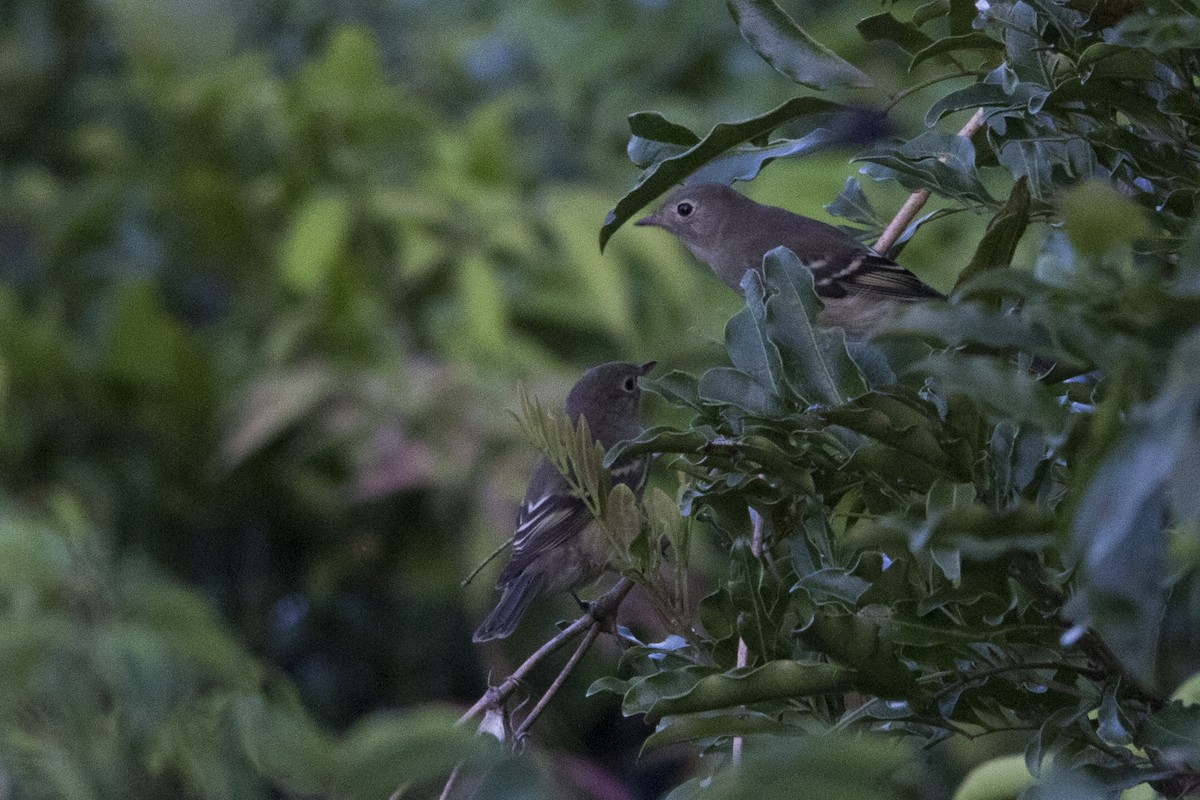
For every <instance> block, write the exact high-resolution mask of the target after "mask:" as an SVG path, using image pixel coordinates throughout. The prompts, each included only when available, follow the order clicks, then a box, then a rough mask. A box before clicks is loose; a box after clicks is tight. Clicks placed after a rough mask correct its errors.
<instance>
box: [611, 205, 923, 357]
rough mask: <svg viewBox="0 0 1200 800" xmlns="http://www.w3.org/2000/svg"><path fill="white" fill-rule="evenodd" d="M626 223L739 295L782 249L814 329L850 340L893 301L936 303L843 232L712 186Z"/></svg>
mask: <svg viewBox="0 0 1200 800" xmlns="http://www.w3.org/2000/svg"><path fill="white" fill-rule="evenodd" d="M634 224H635V225H652V226H654V227H657V228H662V229H663V230H666V231H668V232H670V233H672V234H674V235H675V237H676V238H677V239H679V240H680V241H681V242H683V243H684V244H685V245H687V247H688V249H689V250H691V251H692V255H694V256H696V258H698V259H700V260H701V261H703V262H704V263H706V264H708V266H709V267H711V268H712V271H713V272H715V273H716V274H717V277H718V278H720V279H721V280H722V281H724V282H725V284H726V285H727V286H729V287H730V288H731V289H733V290H734V291H736V292H739V293H740V292H741V288H740V285H741V281H742V276H743V275H745V274H746V271H747V270H750V269H761V268H762V259H763V256H764V255H765V254H766V253H767V252H768V251H769V250H771V249H773V248H775V247H779V246H783V247H786V248H788V249H789V250H791V251H792V252H793V253H795V254H796V256H797V257H798V258H799V259H800V260H801V261H802V262H803V263H804V265H805V266H807V267H808V268H809V269H810V270H812V273H813V284H814V285H815V287H816V291H817V296H818V297H820V298H821V301H822V302H823V303H824V304H825V310H824V312H822V314H821V317H820V318H819V321H820V322H821V324H823V325H829V326H840V327H842V328H844V329H845V330H846V332H847V333H850V334H853V335H863V334H867V333H870V332H871V331H872V330H873V329H874V328H875V326H876V325H877V324H878V323H879V322H880V321H881V320H882V319H883V318H884V317H886V316H887V315H888V314H889V312H890V311H891V310H892V308H894V307H895V305H896V303H897V302H911V301H914V300H924V299H927V298H933V297H943V295H942V293H941V292H939V291H937V290H936V289H933V288H931V287H929V286H927V285H926V284H925V283H923V282H922V281H921V279H920V278H918V277H917V276H916V275H914V274H912V273H911V272H909V271H908V270H906V269H905V268H904V267H902V266H900V265H899V264H897V263H896V262H894V261H892V260H891V259H890V258H887V257H886V256H884V255H881V254H879V253H877V252H876V251H875V250H873V249H871V248H870V247H867V246H866V245H864V244H863V243H862V242H860V241H858V240H857V239H855V238H854V237H853V236H851V235H849V234H848V233H845V232H844V231H842V230H839V229H838V228H835V227H834V226H832V225H827V224H825V223H824V222H820V221H818V220H815V219H809V218H808V217H802V216H800V215H799V214H793V213H792V212H791V211H787V210H785V209H782V208H776V207H775V206H765V205H762V204H761V203H756V202H754V201H753V200H751V199H750V198H749V197H746V196H745V195H743V194H739V193H738V192H736V191H734V190H733V189H731V188H730V187H728V186H725V185H724V184H720V183H701V184H696V185H694V186H680V187H677V188H676V189H674V190H673V191H672V192H671V193H670V194H669V195H668V196H667V199H666V201H665V202H664V203H663V204H662V205H661V206H659V208H658V210H657V211H655V212H654V213H653V214H651V215H650V216H648V217H644V218H643V219H640V220H638V221H637V222H636V223H634Z"/></svg>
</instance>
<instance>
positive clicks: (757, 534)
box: [730, 508, 763, 767]
mask: <svg viewBox="0 0 1200 800" xmlns="http://www.w3.org/2000/svg"><path fill="white" fill-rule="evenodd" d="M750 529H751V534H750V552H751V553H752V554H754V557H755V558H761V557H762V545H763V519H762V515H761V514H759V513H758V512H757V511H755V510H754V509H753V508H752V509H750ZM749 662H750V648H749V646H748V645H747V644H746V640H745V639H743V638H742V637H740V636H739V637H738V649H737V665H738V666H739V667H744V666H746V664H748V663H749ZM730 759H731V760H732V762H733V765H734V766H735V767H736V766H738V765H740V764H741V763H742V737H741V736H735V737H733V748H732V752H731V753H730Z"/></svg>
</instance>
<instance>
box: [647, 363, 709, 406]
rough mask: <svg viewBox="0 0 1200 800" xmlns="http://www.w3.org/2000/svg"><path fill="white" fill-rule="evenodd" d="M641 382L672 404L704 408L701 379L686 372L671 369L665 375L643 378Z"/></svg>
mask: <svg viewBox="0 0 1200 800" xmlns="http://www.w3.org/2000/svg"><path fill="white" fill-rule="evenodd" d="M639 384H640V385H641V387H642V388H643V389H645V390H646V391H648V392H653V393H654V394H656V395H658V396H659V397H661V398H662V399H664V400H666V401H667V402H668V403H671V404H672V405H677V406H686V407H688V408H691V409H693V410H695V411H700V410H701V409H702V407H701V404H700V393H699V381H697V380H696V378H694V377H692V376H691V375H689V374H687V373H686V372H680V371H679V370H677V369H675V370H671V371H670V372H668V373H666V374H665V375H660V376H657V377H654V378H642V379H641V380H640V381H639Z"/></svg>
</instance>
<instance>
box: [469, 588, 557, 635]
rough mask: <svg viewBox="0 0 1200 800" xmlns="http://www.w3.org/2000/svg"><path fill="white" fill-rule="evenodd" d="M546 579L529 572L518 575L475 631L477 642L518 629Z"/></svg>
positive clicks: (508, 633) (510, 633) (509, 633)
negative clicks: (526, 610)
mask: <svg viewBox="0 0 1200 800" xmlns="http://www.w3.org/2000/svg"><path fill="white" fill-rule="evenodd" d="M545 582H546V579H545V577H544V576H542V575H538V574H534V575H530V574H528V572H526V573H524V574H521V575H518V576H517V577H515V578H513V579H512V580H511V581H509V582H508V583H507V584H505V586H504V593H503V594H502V595H500V602H498V603H496V607H495V608H493V609H492V613H490V614H488V615H487V619H485V620H484V621H483V622H482V623H481V624H480V626H479V629H478V630H477V631H475V635H474V636H473V637H471V638H472V640H473V641H476V642H487V641H491V640H492V639H504V638H507V637H508V636H510V635H512V632H513V631H514V630H516V629H517V623H519V622H520V621H521V617H523V616H524V615H525V609H527V608H529V604H530V603H532V602H533V599H534V598H535V597H537V596H538V595H539V594H541V592H542V586H543V585H544V584H545Z"/></svg>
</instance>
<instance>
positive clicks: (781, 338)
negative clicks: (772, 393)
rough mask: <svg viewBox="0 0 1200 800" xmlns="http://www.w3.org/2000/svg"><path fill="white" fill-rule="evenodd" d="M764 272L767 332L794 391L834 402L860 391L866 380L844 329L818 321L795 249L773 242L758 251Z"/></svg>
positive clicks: (808, 275) (816, 303)
mask: <svg viewBox="0 0 1200 800" xmlns="http://www.w3.org/2000/svg"><path fill="white" fill-rule="evenodd" d="M748 274H753V273H748ZM763 274H764V277H765V280H766V284H767V286H768V289H769V292H770V294H769V295H768V297H767V303H766V313H767V316H766V323H767V335H768V336H769V337H770V339H771V341H773V342H774V343H775V344H776V346H777V347H778V349H779V356H780V359H781V360H782V363H783V377H784V381H785V382H786V383H787V385H788V386H789V387H790V388H791V390H792V391H793V392H794V393H795V395H796V397H798V398H800V399H801V400H802V401H803V402H806V403H828V404H831V405H836V404H839V403H842V402H844V400H845V399H846V398H848V397H856V396H858V395H860V394H863V393H865V392H866V391H867V390H868V387H867V380H866V378H864V377H863V374H862V372H861V371H860V370H859V368H858V365H857V364H855V363H854V360H853V359H851V358H850V354H849V353H848V352H847V351H846V338H845V335H844V334H843V333H842V331H841V330H840V329H837V328H825V327H822V326H821V325H819V324H818V322H817V316H818V314H819V313H820V310H821V301H820V299H819V298H818V297H817V293H816V290H815V289H814V287H813V277H812V272H811V271H810V270H808V269H807V268H805V266H804V264H803V263H802V262H801V261H800V259H799V258H797V257H796V254H795V253H793V252H792V251H790V250H788V249H787V248H785V247H777V248H775V249H774V250H771V251H770V252H768V253H767V254H766V255H765V256H764V257H763Z"/></svg>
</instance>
